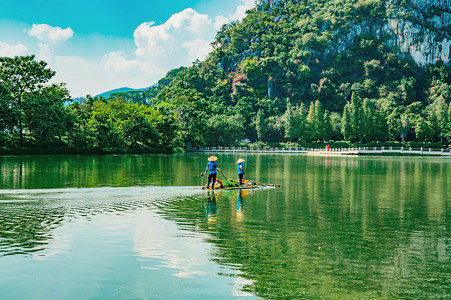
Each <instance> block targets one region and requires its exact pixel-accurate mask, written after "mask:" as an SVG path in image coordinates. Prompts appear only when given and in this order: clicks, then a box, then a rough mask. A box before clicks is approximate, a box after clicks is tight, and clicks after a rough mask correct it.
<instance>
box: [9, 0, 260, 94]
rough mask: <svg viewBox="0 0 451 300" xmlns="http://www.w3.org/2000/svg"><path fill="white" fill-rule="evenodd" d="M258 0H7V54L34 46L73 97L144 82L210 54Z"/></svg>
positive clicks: (29, 51) (23, 52) (32, 49)
mask: <svg viewBox="0 0 451 300" xmlns="http://www.w3.org/2000/svg"><path fill="white" fill-rule="evenodd" d="M253 6H255V0H228V1H224V0H209V1H207V0H172V1H154V0H147V1H146V0H127V1H117V0H108V1H107V0H90V1H88V0H78V1H61V0H59V1H56V0H47V1H36V0H23V1H17V0H3V1H2V7H1V9H0V56H10V57H12V56H16V55H29V54H35V55H36V57H37V58H38V59H40V60H44V61H46V62H47V63H48V64H49V66H50V67H51V68H52V69H53V70H54V71H56V76H55V77H54V79H53V81H54V82H65V83H67V87H68V89H69V90H70V92H71V95H72V97H80V96H86V95H87V94H90V95H97V94H99V93H102V92H105V91H108V90H111V89H115V88H119V87H125V86H127V87H132V88H143V87H147V86H150V85H152V84H154V83H156V82H157V81H158V80H159V79H160V78H162V77H163V76H164V75H165V74H166V72H167V71H169V70H171V69H173V68H177V67H179V66H182V65H183V66H189V65H191V63H192V62H193V61H194V60H196V59H200V60H202V59H204V58H205V56H206V55H207V54H208V52H209V51H210V50H211V47H210V43H211V42H212V41H213V39H214V36H215V34H216V31H217V29H218V28H220V26H221V25H222V24H225V23H228V22H230V21H232V20H240V19H241V18H243V16H244V12H245V10H246V9H249V8H252V7H253Z"/></svg>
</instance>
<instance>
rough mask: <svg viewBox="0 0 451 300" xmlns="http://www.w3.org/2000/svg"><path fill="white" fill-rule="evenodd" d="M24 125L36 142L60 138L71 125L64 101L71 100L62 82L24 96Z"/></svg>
mask: <svg viewBox="0 0 451 300" xmlns="http://www.w3.org/2000/svg"><path fill="white" fill-rule="evenodd" d="M23 99H24V103H23V112H24V118H23V120H24V125H25V126H26V128H28V130H29V131H30V134H31V136H32V137H34V138H35V139H36V141H37V142H38V144H40V145H46V144H48V143H50V142H51V140H52V139H53V138H54V137H58V138H59V140H60V142H61V138H62V137H63V136H64V135H66V132H67V131H68V130H69V128H70V126H71V122H70V118H69V114H68V111H67V107H66V106H65V104H66V103H68V102H70V101H71V98H70V96H69V91H68V90H67V89H66V87H65V86H64V84H53V85H50V86H47V87H44V88H42V89H41V90H40V91H37V92H33V93H27V94H25V96H24V98H23Z"/></svg>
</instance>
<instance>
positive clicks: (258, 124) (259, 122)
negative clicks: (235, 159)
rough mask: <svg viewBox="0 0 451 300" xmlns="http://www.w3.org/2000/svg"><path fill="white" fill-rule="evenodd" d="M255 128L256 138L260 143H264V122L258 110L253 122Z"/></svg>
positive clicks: (260, 111) (265, 129)
mask: <svg viewBox="0 0 451 300" xmlns="http://www.w3.org/2000/svg"><path fill="white" fill-rule="evenodd" d="M255 128H256V130H257V137H258V139H259V140H260V141H264V140H265V137H266V131H267V128H266V122H265V117H264V115H263V111H262V110H259V111H258V113H257V118H256V120H255Z"/></svg>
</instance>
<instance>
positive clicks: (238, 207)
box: [236, 190, 244, 212]
mask: <svg viewBox="0 0 451 300" xmlns="http://www.w3.org/2000/svg"><path fill="white" fill-rule="evenodd" d="M243 205H244V201H243V192H242V191H241V190H238V200H237V201H236V212H243Z"/></svg>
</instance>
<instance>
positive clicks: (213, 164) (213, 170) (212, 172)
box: [202, 155, 220, 190]
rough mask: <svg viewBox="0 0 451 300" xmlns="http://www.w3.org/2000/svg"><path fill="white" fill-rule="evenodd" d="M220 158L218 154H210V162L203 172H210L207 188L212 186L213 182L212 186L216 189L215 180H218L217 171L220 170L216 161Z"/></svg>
mask: <svg viewBox="0 0 451 300" xmlns="http://www.w3.org/2000/svg"><path fill="white" fill-rule="evenodd" d="M217 160H218V158H217V157H216V156H213V155H212V156H210V157H209V158H208V163H207V168H206V169H205V173H203V174H202V176H203V175H207V172H208V183H207V189H209V188H210V182H211V188H212V189H213V190H214V189H215V182H216V171H220V169H219V168H218V164H217V163H216V161H217Z"/></svg>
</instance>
